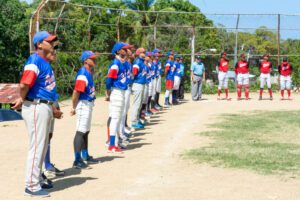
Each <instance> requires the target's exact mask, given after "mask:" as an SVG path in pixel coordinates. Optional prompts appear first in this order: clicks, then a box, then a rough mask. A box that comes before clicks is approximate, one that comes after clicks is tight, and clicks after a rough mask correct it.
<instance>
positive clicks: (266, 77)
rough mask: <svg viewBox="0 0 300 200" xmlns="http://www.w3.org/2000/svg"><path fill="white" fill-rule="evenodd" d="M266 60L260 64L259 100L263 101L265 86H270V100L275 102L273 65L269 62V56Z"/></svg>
mask: <svg viewBox="0 0 300 200" xmlns="http://www.w3.org/2000/svg"><path fill="white" fill-rule="evenodd" d="M263 57H264V60H263V61H262V62H261V63H260V64H259V71H260V90H259V100H262V94H263V91H264V87H265V84H267V86H268V90H269V94H270V100H273V95H272V88H271V75H270V72H271V70H272V63H271V62H270V61H268V59H269V55H267V54H265V55H264V56H263Z"/></svg>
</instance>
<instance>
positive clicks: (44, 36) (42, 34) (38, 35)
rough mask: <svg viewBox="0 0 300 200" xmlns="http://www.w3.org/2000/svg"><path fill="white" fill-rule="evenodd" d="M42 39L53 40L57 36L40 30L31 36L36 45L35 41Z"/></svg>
mask: <svg viewBox="0 0 300 200" xmlns="http://www.w3.org/2000/svg"><path fill="white" fill-rule="evenodd" d="M44 40H45V41H47V42H51V41H55V40H57V36H56V35H51V34H50V33H49V32H47V31H40V32H37V33H36V34H35V35H34V36H33V39H32V41H33V44H34V45H37V43H39V42H42V41H44Z"/></svg>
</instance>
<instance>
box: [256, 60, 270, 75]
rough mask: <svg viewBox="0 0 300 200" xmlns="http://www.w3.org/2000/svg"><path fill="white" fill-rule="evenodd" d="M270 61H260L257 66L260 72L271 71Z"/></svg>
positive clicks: (266, 72)
mask: <svg viewBox="0 0 300 200" xmlns="http://www.w3.org/2000/svg"><path fill="white" fill-rule="evenodd" d="M271 68H272V63H271V62H270V61H262V62H261V63H260V66H259V70H260V73H263V74H268V73H270V72H271Z"/></svg>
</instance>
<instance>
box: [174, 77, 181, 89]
mask: <svg viewBox="0 0 300 200" xmlns="http://www.w3.org/2000/svg"><path fill="white" fill-rule="evenodd" d="M180 81H181V77H179V76H175V77H174V86H173V90H179V86H180Z"/></svg>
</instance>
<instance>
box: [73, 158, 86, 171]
mask: <svg viewBox="0 0 300 200" xmlns="http://www.w3.org/2000/svg"><path fill="white" fill-rule="evenodd" d="M87 167H88V166H87V164H85V163H84V162H83V161H82V160H80V161H76V160H75V161H74V162H73V168H75V169H85V168H87Z"/></svg>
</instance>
